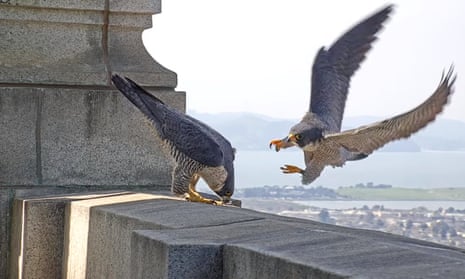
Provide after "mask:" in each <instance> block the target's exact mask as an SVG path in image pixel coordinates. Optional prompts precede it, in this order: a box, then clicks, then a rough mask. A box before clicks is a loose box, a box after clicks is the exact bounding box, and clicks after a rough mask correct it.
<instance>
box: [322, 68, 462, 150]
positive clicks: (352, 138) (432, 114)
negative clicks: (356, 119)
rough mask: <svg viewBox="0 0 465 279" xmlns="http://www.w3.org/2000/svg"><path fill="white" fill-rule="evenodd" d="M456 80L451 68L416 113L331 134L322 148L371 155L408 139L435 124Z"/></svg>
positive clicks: (412, 112)
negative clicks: (375, 151) (399, 140)
mask: <svg viewBox="0 0 465 279" xmlns="http://www.w3.org/2000/svg"><path fill="white" fill-rule="evenodd" d="M455 79H456V76H455V75H454V76H453V68H452V67H451V68H450V70H449V72H448V73H447V75H446V76H445V77H444V76H443V78H441V82H440V84H439V86H438V88H437V89H436V91H435V92H434V93H433V94H432V95H431V96H430V97H429V98H428V99H427V100H426V101H424V102H423V103H422V104H421V105H419V106H418V107H416V108H415V109H413V110H411V111H408V112H406V113H403V114H400V115H398V116H395V117H393V118H390V119H386V120H384V121H381V122H377V123H373V124H371V125H368V126H362V127H360V128H357V129H352V130H347V131H344V132H342V133H335V134H329V135H327V136H326V137H325V138H324V139H323V140H322V142H321V143H320V144H322V145H324V146H333V145H335V146H339V147H342V148H344V149H346V150H348V151H351V152H362V153H364V154H367V155H368V154H370V153H372V152H373V151H374V150H376V149H378V148H380V147H382V146H383V145H385V144H386V143H388V142H390V141H393V140H397V139H401V138H408V137H409V136H410V135H412V134H413V133H415V132H417V131H418V130H420V129H421V128H423V127H425V126H426V125H427V124H428V123H430V122H432V121H433V120H434V119H435V118H436V116H437V115H438V114H439V113H440V112H441V111H442V110H443V108H444V105H445V104H446V103H447V101H448V99H449V96H450V95H451V94H452V93H453V91H454V90H453V85H454V82H455ZM323 149H324V148H323ZM323 149H322V150H323Z"/></svg>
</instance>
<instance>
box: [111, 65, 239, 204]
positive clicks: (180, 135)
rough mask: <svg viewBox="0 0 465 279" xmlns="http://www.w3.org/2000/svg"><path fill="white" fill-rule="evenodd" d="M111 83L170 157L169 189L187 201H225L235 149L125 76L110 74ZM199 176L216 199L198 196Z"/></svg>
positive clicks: (230, 185)
mask: <svg viewBox="0 0 465 279" xmlns="http://www.w3.org/2000/svg"><path fill="white" fill-rule="evenodd" d="M111 80H112V81H113V84H114V85H115V86H116V88H118V90H119V91H121V92H122V93H123V94H124V96H126V97H127V98H128V99H129V101H131V102H132V103H133V104H134V105H135V106H136V107H137V108H139V110H141V111H142V113H143V114H144V115H145V116H146V117H147V118H148V119H149V120H150V122H151V123H152V124H153V126H154V127H155V130H156V132H157V134H158V136H159V137H160V138H161V139H162V141H163V148H164V149H165V151H166V152H167V153H168V154H170V155H171V157H172V158H173V159H174V162H175V167H174V169H173V173H172V184H171V192H172V193H174V194H175V195H178V196H183V197H185V198H186V199H187V200H190V201H194V202H203V203H211V204H218V205H219V204H225V203H228V202H229V201H230V198H231V196H232V195H233V193H234V165H233V161H234V153H235V149H234V148H233V147H232V146H231V144H230V143H229V141H228V140H227V139H225V138H224V137H223V136H222V135H221V134H220V133H218V132H217V131H215V130H214V129H212V128H211V127H209V126H208V125H206V124H204V123H202V122H200V121H199V120H197V119H195V118H193V117H190V116H188V115H186V114H184V113H181V112H178V111H176V110H175V109H172V108H170V107H169V106H167V105H166V104H164V103H163V102H162V101H161V100H160V99H158V98H157V97H155V96H153V95H151V94H150V93H148V92H147V91H146V90H144V89H143V88H142V87H140V86H139V85H138V84H136V83H135V82H134V81H132V80H130V79H129V78H123V77H120V76H119V75H117V74H114V75H113V76H112V78H111ZM199 178H202V179H204V180H205V182H206V183H207V184H208V186H209V187H210V189H212V190H213V191H214V192H215V193H216V194H217V195H218V196H219V197H220V198H221V201H215V200H212V199H207V198H205V197H202V196H201V195H200V194H199V193H198V192H197V191H196V189H195V186H196V184H197V182H198V180H199Z"/></svg>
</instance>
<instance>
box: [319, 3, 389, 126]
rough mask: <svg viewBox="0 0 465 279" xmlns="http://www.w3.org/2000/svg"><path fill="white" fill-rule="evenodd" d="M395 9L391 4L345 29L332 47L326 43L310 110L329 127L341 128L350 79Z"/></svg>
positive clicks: (321, 52) (320, 55) (321, 51)
mask: <svg viewBox="0 0 465 279" xmlns="http://www.w3.org/2000/svg"><path fill="white" fill-rule="evenodd" d="M392 9H393V6H392V5H389V6H387V7H385V8H383V9H381V10H380V11H378V12H377V13H375V14H374V15H372V16H370V17H369V18H367V19H365V20H363V21H362V22H360V23H358V24H357V25H355V26H354V27H352V28H351V29H349V30H348V31H347V32H346V33H344V34H343V35H342V36H341V37H340V38H339V39H338V40H337V41H336V42H335V43H334V44H333V45H332V46H331V47H330V48H329V49H328V50H326V49H325V48H324V47H322V48H321V49H320V50H319V52H318V53H317V56H316V58H315V61H314V63H313V68H312V88H311V100H310V112H313V113H315V114H317V115H318V116H319V118H320V119H321V120H323V121H324V122H325V124H326V125H327V126H328V128H329V130H330V131H332V132H339V131H340V129H341V121H342V117H343V114H344V107H345V102H346V99H347V93H348V90H349V84H350V79H351V77H352V75H353V74H354V72H355V71H356V70H357V69H358V68H359V67H360V63H361V62H362V61H363V60H364V59H365V56H366V54H367V52H368V51H369V50H370V49H371V44H372V43H373V42H374V41H375V40H376V39H377V37H376V33H377V32H378V31H379V30H380V29H381V28H382V27H383V23H384V22H385V21H386V19H387V18H388V17H389V14H390V13H391V11H392Z"/></svg>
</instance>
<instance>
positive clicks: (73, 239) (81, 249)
mask: <svg viewBox="0 0 465 279" xmlns="http://www.w3.org/2000/svg"><path fill="white" fill-rule="evenodd" d="M154 198H156V196H154V195H150V194H135V193H120V194H116V195H113V196H107V197H96V198H94V199H85V200H79V201H78V200H76V201H72V202H71V203H68V204H67V207H66V214H65V216H66V219H65V246H64V257H63V258H64V260H63V278H69V279H81V278H99V277H102V278H114V277H112V276H110V274H99V275H98V276H97V275H95V277H94V276H91V275H89V271H88V269H89V267H88V265H89V264H90V265H100V264H102V265H106V264H107V262H112V258H113V257H116V256H118V255H119V254H121V253H127V252H128V251H127V250H122V251H118V250H116V251H115V252H116V253H117V254H116V255H114V256H113V255H111V256H110V258H94V259H93V260H92V261H90V260H89V258H88V256H89V253H92V254H96V253H97V252H94V249H99V248H100V246H99V245H98V244H97V243H91V242H90V240H91V239H94V235H93V234H94V233H95V232H94V229H93V227H91V209H92V208H93V207H97V206H103V205H106V204H117V203H128V202H134V201H141V200H147V199H154ZM107 222H111V220H107ZM107 225H108V224H107ZM109 225H110V226H115V225H113V224H109ZM148 226H149V227H150V228H154V226H153V225H152V226H150V224H148ZM106 232H108V233H112V234H118V233H119V232H118V231H116V232H112V231H106ZM100 236H101V237H103V238H105V236H104V235H100ZM114 241H116V240H115V239H114ZM113 244H114V245H115V246H116V247H121V246H122V245H125V244H124V243H123V244H119V243H116V242H115V243H113ZM128 245H129V244H128ZM115 269H117V270H118V271H120V266H119V265H117V266H115Z"/></svg>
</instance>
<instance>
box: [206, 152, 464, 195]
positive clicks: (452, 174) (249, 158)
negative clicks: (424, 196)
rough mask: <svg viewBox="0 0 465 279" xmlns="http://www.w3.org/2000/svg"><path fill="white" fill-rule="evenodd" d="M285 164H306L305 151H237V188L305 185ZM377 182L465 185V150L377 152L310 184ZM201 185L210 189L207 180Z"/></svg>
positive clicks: (332, 185) (410, 185)
mask: <svg viewBox="0 0 465 279" xmlns="http://www.w3.org/2000/svg"><path fill="white" fill-rule="evenodd" d="M284 164H293V165H297V166H300V167H302V168H303V167H304V166H305V164H304V159H303V152H302V151H300V150H297V149H295V151H284V152H275V151H273V150H269V151H243V150H239V151H238V152H237V154H236V160H235V169H236V188H246V187H257V186H263V185H301V180H300V175H298V174H283V173H282V172H281V170H280V169H279V168H280V167H281V166H283V165H284ZM367 182H373V183H375V184H391V185H393V186H394V187H406V188H447V187H465V152H436V151H435V152H374V153H373V154H371V155H370V156H368V157H367V158H365V159H363V160H359V161H352V162H347V163H346V165H345V166H344V167H342V168H332V167H327V168H325V169H324V170H323V172H322V175H321V176H320V177H319V178H318V179H317V180H315V181H314V182H313V183H312V184H310V185H308V186H315V187H316V186H320V185H321V186H324V187H329V188H337V187H339V186H350V185H355V184H357V183H367ZM202 184H203V185H199V189H206V188H204V187H205V184H204V183H203V182H202Z"/></svg>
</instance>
